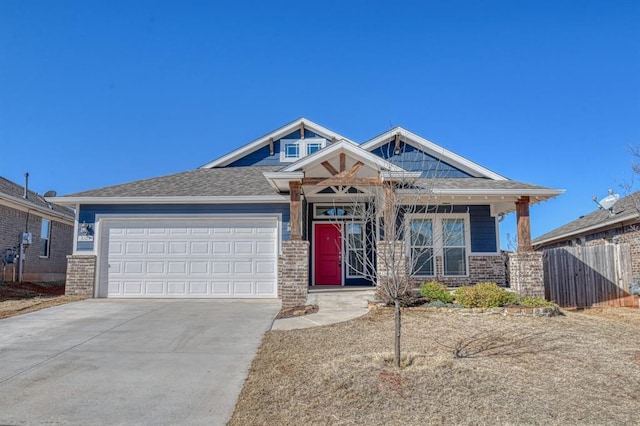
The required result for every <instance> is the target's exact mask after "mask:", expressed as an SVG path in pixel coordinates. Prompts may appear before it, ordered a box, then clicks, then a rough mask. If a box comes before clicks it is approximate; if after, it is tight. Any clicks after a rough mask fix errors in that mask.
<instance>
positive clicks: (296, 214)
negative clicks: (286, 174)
mask: <svg viewBox="0 0 640 426" xmlns="http://www.w3.org/2000/svg"><path fill="white" fill-rule="evenodd" d="M300 189H301V184H300V182H297V181H290V182H289V194H290V201H289V226H290V228H291V235H290V237H289V239H291V240H301V239H302V229H301V225H300V223H301V221H300V214H301V208H302V206H301V204H300V192H301V191H300Z"/></svg>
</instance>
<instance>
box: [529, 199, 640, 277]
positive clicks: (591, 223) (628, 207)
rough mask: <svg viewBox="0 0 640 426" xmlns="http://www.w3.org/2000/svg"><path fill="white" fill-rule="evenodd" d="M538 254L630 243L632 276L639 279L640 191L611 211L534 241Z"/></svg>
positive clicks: (561, 228)
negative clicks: (548, 250) (569, 248)
mask: <svg viewBox="0 0 640 426" xmlns="http://www.w3.org/2000/svg"><path fill="white" fill-rule="evenodd" d="M532 243H533V246H534V248H535V249H536V250H546V249H552V248H557V247H574V246H595V245H603V244H615V243H628V244H629V245H630V247H631V265H632V273H633V276H640V191H638V192H634V193H632V194H630V195H627V196H626V197H623V198H621V199H620V200H619V201H618V202H617V203H616V204H615V205H614V206H613V208H612V209H611V210H606V209H598V210H596V211H593V212H591V213H589V214H587V215H585V216H581V217H579V218H578V219H576V220H574V221H572V222H569V223H567V224H566V225H563V226H561V227H559V228H556V229H554V230H553V231H550V232H547V233H546V234H544V235H541V236H539V237H538V238H536V239H535V240H533V241H532Z"/></svg>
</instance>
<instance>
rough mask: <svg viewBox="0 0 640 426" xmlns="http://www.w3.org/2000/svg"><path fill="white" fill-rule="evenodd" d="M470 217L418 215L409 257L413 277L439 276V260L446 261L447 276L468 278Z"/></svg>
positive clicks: (410, 226)
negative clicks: (437, 266)
mask: <svg viewBox="0 0 640 426" xmlns="http://www.w3.org/2000/svg"><path fill="white" fill-rule="evenodd" d="M467 220H468V218H467V217H466V215H455V214H449V215H443V214H432V215H422V216H420V215H418V216H416V217H412V218H410V220H409V222H408V231H409V238H410V244H409V248H408V251H409V253H408V254H409V256H410V261H411V267H412V270H413V274H414V275H417V276H434V275H435V261H434V259H435V257H436V256H441V257H442V274H443V275H444V276H465V275H467V251H468V250H467V240H468V238H467V232H468V225H467Z"/></svg>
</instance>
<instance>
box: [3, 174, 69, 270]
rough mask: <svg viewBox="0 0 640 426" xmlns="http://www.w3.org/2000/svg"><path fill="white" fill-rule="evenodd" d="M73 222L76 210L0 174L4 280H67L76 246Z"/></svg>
mask: <svg viewBox="0 0 640 426" xmlns="http://www.w3.org/2000/svg"><path fill="white" fill-rule="evenodd" d="M73 223H74V213H73V211H72V210H70V209H68V208H66V207H63V206H59V205H55V204H52V203H49V202H47V201H45V199H44V197H43V196H41V195H39V194H37V193H35V192H33V191H30V190H29V189H28V188H27V185H26V184H25V186H21V185H18V184H16V183H13V182H11V181H9V180H7V179H4V178H2V177H0V268H1V270H0V280H2V281H18V280H19V279H20V278H22V281H40V282H47V281H63V280H64V279H65V276H66V271H67V255H70V254H71V252H72V249H73V247H72V241H73ZM23 238H24V240H23ZM21 242H22V243H23V244H22V249H23V252H24V256H23V262H22V265H20V261H19V257H18V254H19V252H20V243H21Z"/></svg>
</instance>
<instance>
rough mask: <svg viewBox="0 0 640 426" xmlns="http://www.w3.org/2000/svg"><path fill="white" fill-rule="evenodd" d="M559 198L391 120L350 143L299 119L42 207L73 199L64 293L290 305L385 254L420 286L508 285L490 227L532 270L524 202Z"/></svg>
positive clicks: (361, 278)
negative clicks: (201, 156) (510, 220)
mask: <svg viewBox="0 0 640 426" xmlns="http://www.w3.org/2000/svg"><path fill="white" fill-rule="evenodd" d="M220 143H225V144H226V143H227V142H226V141H224V142H222V141H221V142H220ZM562 192H563V191H562V190H557V189H551V188H546V187H541V186H536V185H531V184H526V183H521V182H516V181H513V180H510V179H507V178H506V177H504V176H501V175H499V174H497V173H495V172H493V171H491V170H489V169H487V168H485V167H483V166H480V165H479V164H477V163H475V162H473V161H471V160H469V159H466V158H464V157H462V156H460V155H458V154H455V153H453V152H451V151H449V150H447V149H445V148H444V147H442V146H439V145H436V144H435V143H433V142H431V141H429V140H427V139H425V138H423V137H421V136H418V135H416V134H414V133H412V132H410V131H408V130H406V129H403V128H401V127H396V128H394V129H391V130H389V131H387V132H384V133H383V134H381V135H378V136H376V137H374V138H372V139H370V140H368V141H366V142H364V143H361V144H360V143H356V142H354V141H352V140H350V139H348V138H346V137H344V136H342V135H340V134H338V133H336V132H334V131H332V130H329V129H327V128H325V127H323V126H321V125H319V124H317V123H314V122H312V121H310V120H307V119H305V118H301V119H298V120H295V121H293V122H291V123H289V124H286V125H285V126H283V127H281V128H279V129H276V130H274V131H272V132H270V133H268V134H266V135H264V136H262V137H259V138H258V139H255V140H254V141H251V142H249V143H247V144H244V145H241V146H239V147H238V148H236V149H233V150H232V151H231V152H229V153H228V154H225V155H223V156H222V157H219V158H217V159H215V160H213V161H210V162H208V163H206V164H204V165H203V166H201V167H199V168H198V169H195V170H189V171H186V172H183V173H178V174H174V175H169V176H161V177H155V178H151V179H146V180H141V181H137V182H131V183H124V184H121V185H115V186H111V187H107V188H100V189H94V190H89V191H84V192H80V193H76V194H70V195H66V196H62V197H54V198H51V199H50V201H52V202H56V203H60V204H63V205H70V206H77V208H76V218H75V221H76V229H77V232H78V234H77V235H76V238H74V248H73V255H72V256H71V257H70V258H69V268H68V276H67V293H68V294H84V295H87V296H93V297H112V298H117V297H167V298H171V297H193V298H197V297H220V298H224V297H246V298H261V297H262V298H264V297H274V298H275V297H280V298H282V300H283V305H284V306H287V305H296V304H300V303H304V301H305V299H306V294H307V291H308V287H309V286H357V285H360V286H361V285H377V283H376V282H374V281H375V280H373V279H372V278H371V277H372V272H373V271H380V273H385V272H384V270H385V269H384V268H385V265H384V258H381V257H380V254H381V252H382V251H383V250H384V251H385V252H387V253H390V256H395V255H396V254H397V256H398V258H402V259H406V264H407V265H410V268H409V267H408V268H407V269H408V271H407V272H408V273H409V274H411V277H412V278H414V279H415V280H416V282H418V281H419V280H429V279H437V280H439V281H441V282H443V283H444V284H447V285H450V286H457V285H467V284H473V283H476V282H478V281H483V280H493V281H496V282H498V283H499V284H503V285H504V284H505V262H504V260H503V258H502V256H501V250H500V244H499V231H498V225H499V219H500V217H502V216H503V215H505V214H508V213H510V212H516V215H517V222H518V245H519V250H520V251H521V252H526V253H527V256H526V257H521V258H518V257H517V254H516V256H513V257H512V259H511V261H512V263H514V264H516V266H517V264H518V263H519V264H521V265H525V264H530V263H535V264H536V265H539V267H538V266H536V268H534V269H535V271H538V272H536V277H541V257H538V256H537V255H536V253H532V249H531V236H530V222H529V206H530V205H531V204H535V203H538V202H541V201H544V200H547V199H549V198H553V197H555V196H557V195H559V194H561V193H562ZM394 206H398V207H400V208H399V209H396V210H395V211H391V210H393V209H391V207H394ZM398 230H399V231H400V232H399V233H397V234H396V232H395V231H398ZM392 234H395V235H399V238H398V239H397V241H392V240H391V238H390V237H389V236H390V235H392ZM381 259H382V260H381ZM531 259H533V260H531ZM403 262H405V260H403ZM409 269H410V270H409ZM536 279H537V278H536ZM538 281H539V280H538ZM521 287H525V286H524V285H523V286H521Z"/></svg>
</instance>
